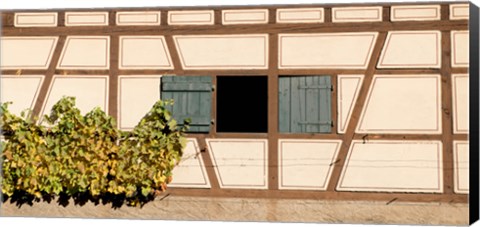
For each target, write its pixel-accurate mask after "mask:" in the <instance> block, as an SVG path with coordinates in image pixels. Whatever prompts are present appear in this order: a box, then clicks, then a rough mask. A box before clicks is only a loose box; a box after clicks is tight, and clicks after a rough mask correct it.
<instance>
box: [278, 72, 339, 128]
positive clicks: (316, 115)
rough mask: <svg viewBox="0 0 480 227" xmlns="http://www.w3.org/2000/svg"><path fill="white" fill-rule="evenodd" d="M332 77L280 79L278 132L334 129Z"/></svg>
mask: <svg viewBox="0 0 480 227" xmlns="http://www.w3.org/2000/svg"><path fill="white" fill-rule="evenodd" d="M331 88H332V85H331V78H330V76H292V77H280V78H279V100H278V106H279V116H278V117H279V119H278V120H279V131H280V132H292V133H314V132H317V133H329V132H331V125H332V121H331V120H332V118H331Z"/></svg>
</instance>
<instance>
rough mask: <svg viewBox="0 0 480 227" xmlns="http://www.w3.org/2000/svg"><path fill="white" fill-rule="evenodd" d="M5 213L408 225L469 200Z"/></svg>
mask: <svg viewBox="0 0 480 227" xmlns="http://www.w3.org/2000/svg"><path fill="white" fill-rule="evenodd" d="M0 212H1V215H2V216H17V217H18V216H20V217H32V216H33V217H58V218H63V217H78V218H117V219H154V220H207V221H269V222H296V223H298V222H315V223H362V224H410V225H456V226H459V225H467V224H468V204H455V203H441V204H440V203H402V202H397V201H395V202H392V203H389V204H388V205H387V202H371V201H321V200H308V199H305V200H287V199H249V198H202V197H179V196H168V197H165V198H163V199H161V198H158V199H156V200H155V201H154V202H150V203H147V204H146V205H145V206H144V207H143V208H135V207H126V206H123V207H121V208H119V209H113V208H111V205H110V204H107V205H102V204H101V203H100V204H98V205H94V204H93V203H87V204H86V205H84V206H75V205H73V201H72V202H70V204H69V205H68V206H67V207H62V206H58V205H57V204H56V203H55V202H52V203H51V204H47V203H45V202H42V203H35V204H34V205H33V206H28V205H24V206H22V207H21V208H18V207H16V206H15V204H10V203H6V204H2V205H1V208H0Z"/></svg>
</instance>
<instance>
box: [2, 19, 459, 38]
mask: <svg viewBox="0 0 480 227" xmlns="http://www.w3.org/2000/svg"><path fill="white" fill-rule="evenodd" d="M400 30H442V31H450V30H468V21H466V20H455V21H418V22H410V21H409V22H396V23H391V22H372V23H323V24H322V23H319V24H296V25H295V26H292V25H291V24H261V25H228V26H225V25H199V26H95V27H94V26H79V27H33V28H14V27H3V31H2V32H3V36H52V35H195V34H249V33H251V34H257V33H310V34H311V33H316V32H367V31H378V32H386V31H400Z"/></svg>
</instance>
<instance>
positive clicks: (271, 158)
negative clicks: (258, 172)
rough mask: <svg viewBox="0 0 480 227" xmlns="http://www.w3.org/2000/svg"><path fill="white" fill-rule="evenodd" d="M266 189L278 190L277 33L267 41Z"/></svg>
mask: <svg viewBox="0 0 480 227" xmlns="http://www.w3.org/2000/svg"><path fill="white" fill-rule="evenodd" d="M269 15H270V17H269V23H275V20H276V10H275V9H270V11H269ZM268 48H269V49H268V189H270V190H278V170H279V168H278V34H277V33H270V34H269V41H268Z"/></svg>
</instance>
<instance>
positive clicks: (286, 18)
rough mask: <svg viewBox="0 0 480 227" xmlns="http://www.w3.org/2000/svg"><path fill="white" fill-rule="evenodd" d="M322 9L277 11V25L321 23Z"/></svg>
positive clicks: (322, 19)
mask: <svg viewBox="0 0 480 227" xmlns="http://www.w3.org/2000/svg"><path fill="white" fill-rule="evenodd" d="M323 21H324V10H323V8H294V9H287V8H285V9H277V23H321V22H323Z"/></svg>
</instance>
